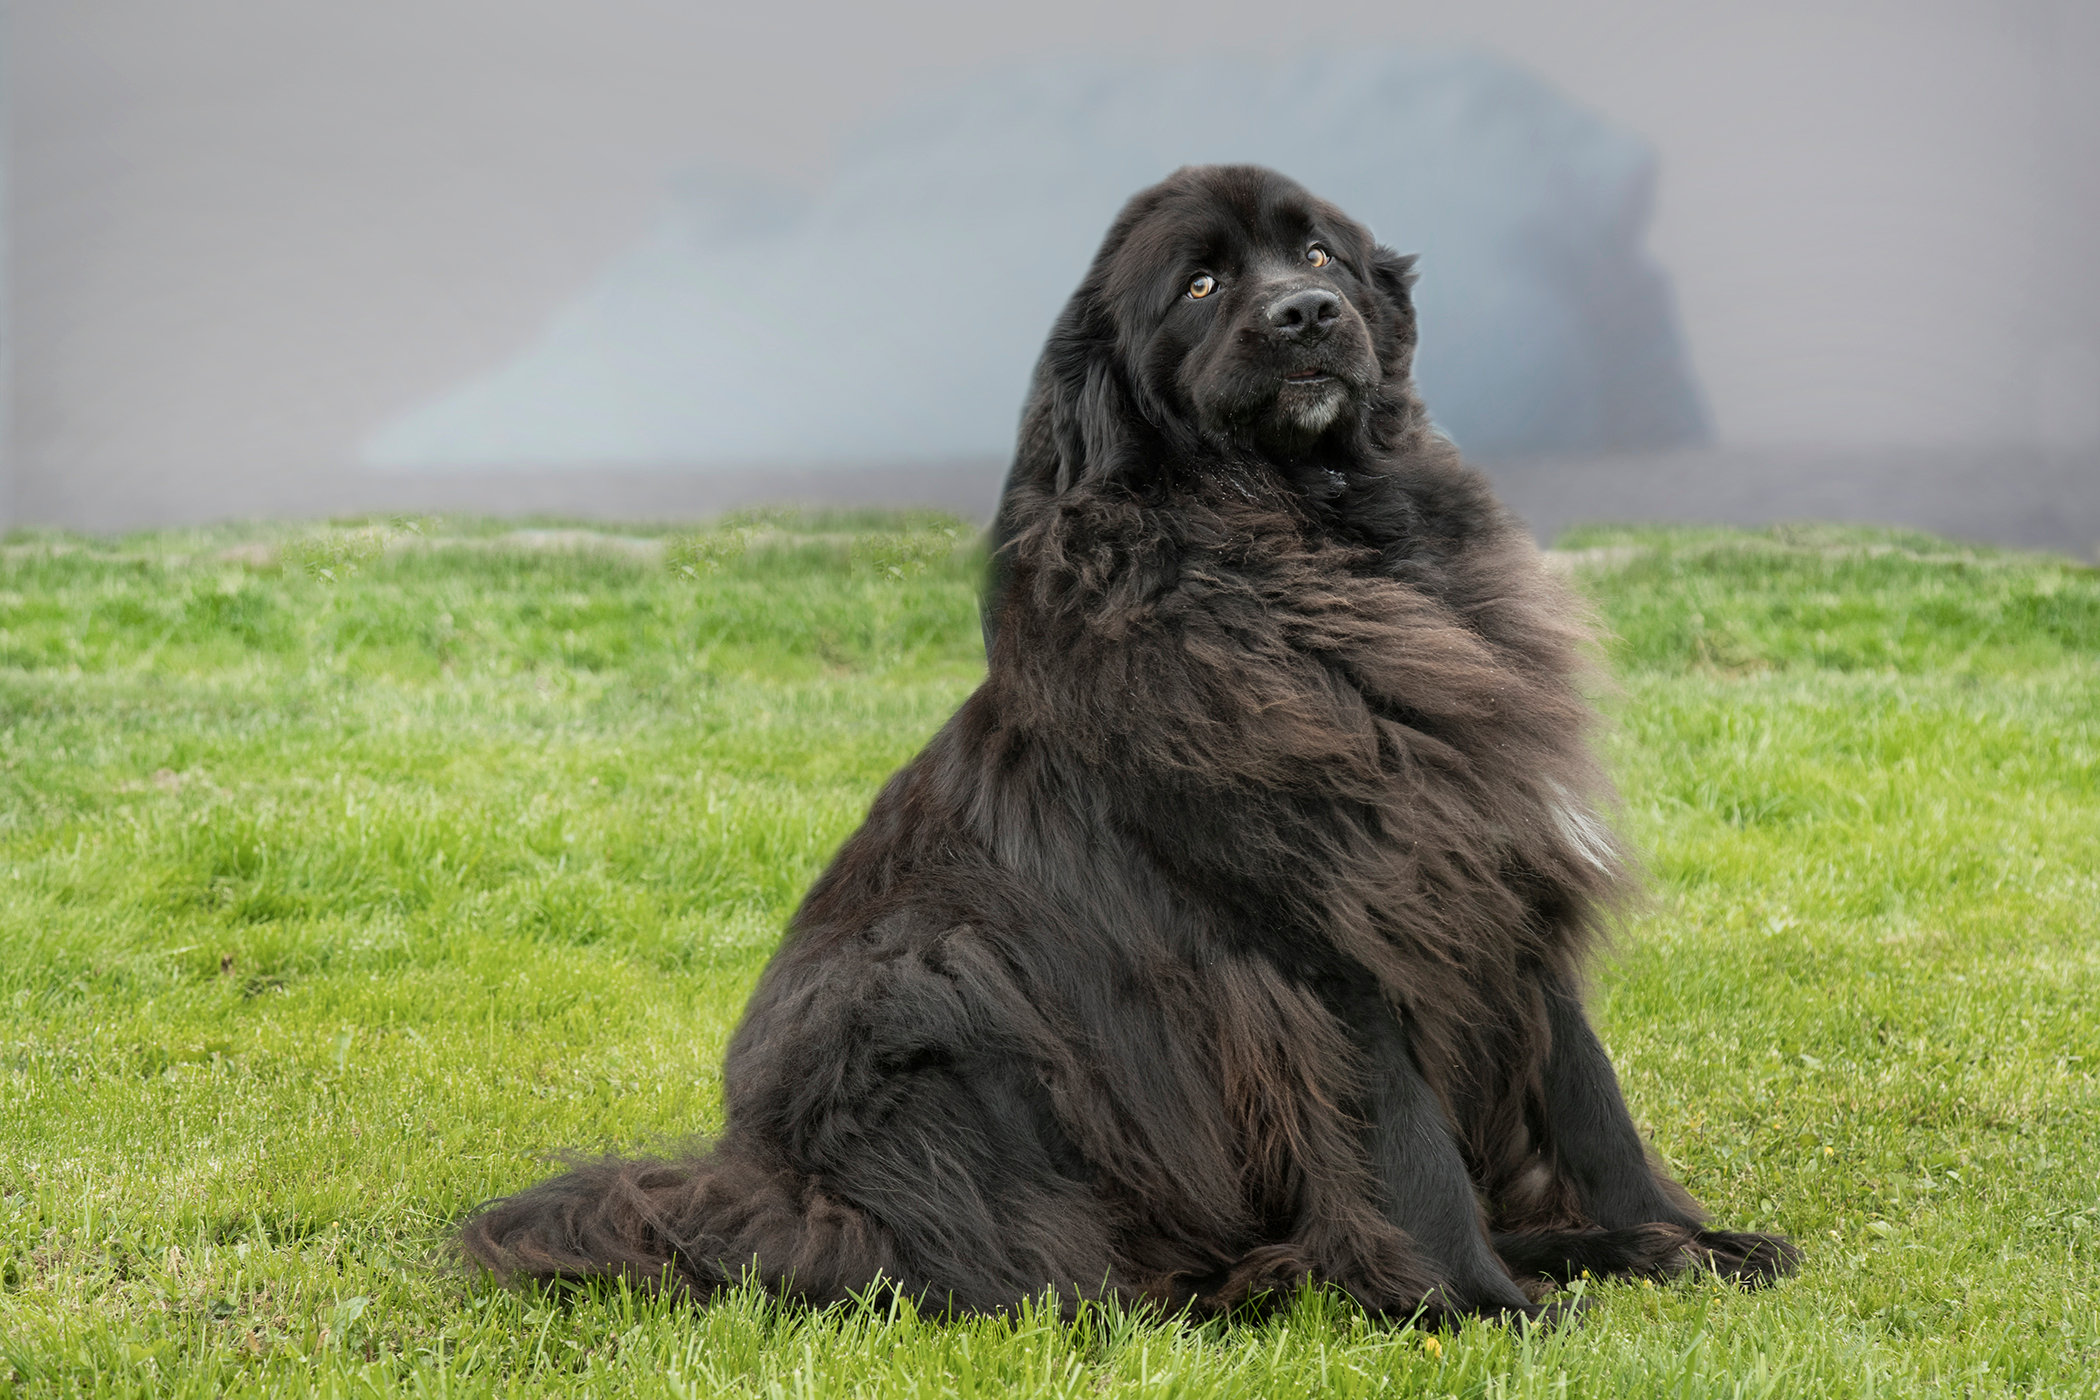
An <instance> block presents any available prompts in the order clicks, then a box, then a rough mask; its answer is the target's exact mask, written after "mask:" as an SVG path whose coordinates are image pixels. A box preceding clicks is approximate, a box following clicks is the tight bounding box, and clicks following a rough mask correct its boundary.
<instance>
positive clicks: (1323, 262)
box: [1305, 243, 1334, 267]
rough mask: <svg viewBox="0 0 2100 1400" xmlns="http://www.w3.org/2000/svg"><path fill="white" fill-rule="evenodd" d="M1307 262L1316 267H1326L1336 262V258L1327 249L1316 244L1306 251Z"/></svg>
mask: <svg viewBox="0 0 2100 1400" xmlns="http://www.w3.org/2000/svg"><path fill="white" fill-rule="evenodd" d="M1305 260H1306V261H1307V262H1309V263H1311V264H1312V265H1313V266H1314V267H1325V266H1327V264H1329V263H1331V262H1333V261H1334V257H1333V255H1331V254H1330V253H1329V252H1328V251H1327V250H1326V249H1325V248H1322V247H1321V246H1320V245H1319V244H1317V243H1315V244H1313V245H1312V246H1311V247H1310V248H1307V249H1306V250H1305Z"/></svg>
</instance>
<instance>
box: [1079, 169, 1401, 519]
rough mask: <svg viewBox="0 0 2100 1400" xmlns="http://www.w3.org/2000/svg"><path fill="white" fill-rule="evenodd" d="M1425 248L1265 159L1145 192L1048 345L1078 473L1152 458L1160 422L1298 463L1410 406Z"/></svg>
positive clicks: (1216, 445) (1195, 436) (1183, 439)
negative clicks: (1378, 232)
mask: <svg viewBox="0 0 2100 1400" xmlns="http://www.w3.org/2000/svg"><path fill="white" fill-rule="evenodd" d="M1413 261H1414V260H1413V259H1412V258H1406V257H1401V256H1399V255H1397V254H1395V253H1392V252H1391V251H1389V250H1387V249H1384V248H1381V247H1379V246H1378V245H1377V244H1376V243H1375V242H1374V241H1373V240H1372V238H1371V236H1370V234H1368V233H1367V232H1365V230H1364V229H1363V227H1362V226H1361V225H1359V224H1357V223H1356V222H1355V221H1354V220H1352V219H1350V218H1349V217H1348V216H1347V215H1345V214H1343V213H1342V212H1341V211H1340V210H1339V209H1337V208H1335V207H1334V206H1333V205H1331V204H1328V203H1327V202H1326V201H1324V200H1321V199H1316V198H1314V197H1313V196H1312V195H1311V194H1309V193H1307V192H1306V191H1305V190H1304V189H1303V188H1302V187H1301V186H1299V185H1297V184H1296V183H1294V182H1293V181H1291V180H1288V179H1286V178H1284V177H1283V176H1281V175H1278V174H1277V173H1275V172H1274V171H1272V170H1265V169H1262V168H1261V167H1259V166H1247V165H1213V166H1190V167H1187V168H1184V169H1182V170H1178V171H1176V172H1175V173H1174V174H1172V175H1170V176H1169V177H1167V178H1166V179H1165V180H1163V181H1161V182H1160V183H1159V184H1157V185H1154V186H1153V187H1152V188H1150V189H1148V190H1144V191H1142V192H1140V193H1139V194H1138V195H1136V196H1135V197H1134V198H1132V199H1131V201H1130V202H1129V203H1128V204H1127V205H1125V206H1124V208H1123V211H1122V213H1121V214H1120V215H1118V216H1117V218H1116V221H1115V223H1114V225H1113V226H1112V227H1111V228H1110V229H1109V232H1108V236H1107V238H1106V239H1105V240H1104V241H1103V243H1102V245H1101V250H1100V252H1099V253H1097V254H1096V255H1095V258H1094V262H1093V265H1092V267H1091V268H1090V269H1089V270H1088V273H1087V276H1086V279H1085V281H1083V282H1082V283H1081V284H1080V287H1079V290H1078V291H1077V292H1076V293H1075V294H1074V295H1073V298H1072V301H1071V303H1070V304H1069V305H1068V306H1067V307H1066V309H1065V313H1064V316H1063V317H1062V318H1061V320H1060V321H1059V324H1058V327H1057V329H1056V331H1055V332H1054V333H1053V334H1052V336H1051V341H1050V345H1049V347H1048V349H1047V350H1046V351H1045V355H1044V364H1043V369H1042V372H1041V379H1040V380H1039V383H1038V393H1039V394H1046V395H1048V396H1049V398H1050V400H1051V402H1050V404H1049V407H1050V408H1051V410H1052V415H1053V417H1054V419H1055V420H1056V421H1055V423H1054V424H1053V428H1054V431H1055V433H1056V435H1057V438H1058V456H1059V457H1060V459H1061V461H1060V465H1059V477H1060V482H1061V484H1068V483H1069V482H1070V481H1071V480H1073V479H1075V478H1077V477H1079V476H1099V475H1101V474H1104V473H1108V472H1113V471H1115V470H1117V469H1118V466H1119V463H1118V460H1117V459H1118V458H1119V457H1122V456H1125V455H1127V454H1129V453H1130V452H1132V451H1136V452H1138V453H1139V454H1140V455H1151V454H1148V453H1145V452H1144V447H1143V444H1142V443H1140V442H1137V441H1135V439H1137V438H1142V437H1143V436H1145V435H1146V430H1147V429H1149V430H1150V432H1151V433H1152V434H1156V435H1157V436H1158V437H1160V438H1163V439H1164V440H1165V443H1166V445H1168V446H1169V447H1170V449H1176V451H1175V455H1178V456H1183V457H1189V456H1194V457H1196V458H1198V459H1200V458H1202V457H1203V456H1205V455H1210V454H1215V453H1219V452H1221V451H1222V452H1223V453H1224V454H1227V455H1232V456H1241V455H1247V454H1253V455H1259V456H1264V457H1269V458H1272V459H1277V460H1289V459H1293V458H1298V457H1303V456H1305V455H1307V454H1309V453H1312V452H1314V451H1316V450H1318V449H1319V448H1320V446H1321V445H1322V444H1323V443H1326V444H1340V443H1344V442H1347V441H1350V440H1352V439H1354V438H1355V437H1356V436H1357V435H1358V434H1359V433H1360V432H1361V431H1362V430H1363V428H1364V427H1365V425H1366V423H1367V421H1368V420H1369V418H1370V416H1371V415H1372V414H1373V413H1374V412H1375V411H1377V410H1378V409H1380V408H1381V407H1383V408H1385V409H1387V410H1391V409H1393V408H1396V407H1400V406H1402V405H1404V404H1411V403H1412V396H1411V393H1410V391H1409V389H1408V374H1409V368H1410V365H1411V362H1412V359H1413V355H1414V345H1415V318H1414V307H1413V303H1412V301H1411V299H1410V296H1409V291H1408V289H1409V286H1410V285H1411V283H1412V282H1413V280H1414V276H1413V271H1412V265H1413ZM1206 449H1208V452H1206Z"/></svg>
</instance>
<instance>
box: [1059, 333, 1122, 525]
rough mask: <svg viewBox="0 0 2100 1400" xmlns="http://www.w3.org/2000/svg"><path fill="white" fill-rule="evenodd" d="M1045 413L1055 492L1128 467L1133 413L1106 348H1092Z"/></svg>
mask: <svg viewBox="0 0 2100 1400" xmlns="http://www.w3.org/2000/svg"><path fill="white" fill-rule="evenodd" d="M1050 412H1051V420H1050V421H1051V433H1052V436H1053V439H1054V441H1055V443H1056V448H1057V490H1058V492H1059V493H1060V494H1062V493H1063V492H1066V491H1069V490H1071V489H1072V488H1073V487H1074V486H1076V485H1078V484H1079V483H1080V482H1082V481H1103V480H1106V479H1107V478H1109V477H1112V476H1115V475H1117V474H1119V473H1120V472H1122V471H1123V470H1124V469H1125V468H1126V467H1127V466H1129V465H1130V464H1131V457H1132V455H1133V449H1134V448H1135V446H1136V432H1135V426H1136V416H1137V409H1136V407H1135V405H1133V404H1132V403H1131V401H1130V394H1129V392H1128V391H1127V390H1126V389H1125V388H1124V387H1123V375H1122V371H1121V370H1119V369H1118V368H1117V367H1116V363H1115V355H1114V351H1113V350H1112V349H1110V348H1109V347H1107V346H1097V347H1095V349H1094V352H1093V353H1092V354H1090V355H1088V356H1087V358H1086V361H1085V364H1084V366H1083V367H1082V368H1081V369H1080V370H1079V372H1078V373H1075V374H1073V375H1072V376H1071V377H1070V379H1069V380H1068V381H1067V382H1066V383H1065V384H1063V385H1061V386H1059V390H1058V391H1057V392H1056V394H1055V397H1053V398H1052V400H1051V404H1050Z"/></svg>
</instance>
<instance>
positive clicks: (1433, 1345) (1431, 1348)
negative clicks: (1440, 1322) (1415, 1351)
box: [1422, 1336, 1444, 1360]
mask: <svg viewBox="0 0 2100 1400" xmlns="http://www.w3.org/2000/svg"><path fill="white" fill-rule="evenodd" d="M1422 1350H1424V1351H1426V1352H1428V1353H1429V1354H1430V1355H1431V1356H1434V1357H1437V1358H1438V1359H1439V1360H1441V1359H1442V1358H1443V1355H1444V1344H1443V1343H1442V1342H1440V1341H1438V1340H1437V1339H1436V1338H1434V1337H1428V1336H1425V1337H1423V1338H1422Z"/></svg>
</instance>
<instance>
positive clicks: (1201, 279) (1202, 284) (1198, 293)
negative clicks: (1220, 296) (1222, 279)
mask: <svg viewBox="0 0 2100 1400" xmlns="http://www.w3.org/2000/svg"><path fill="white" fill-rule="evenodd" d="M1217 289H1218V279H1217V278H1215V277H1213V276H1211V275H1210V274H1209V273H1208V272H1199V273H1197V274H1196V275H1195V276H1194V277H1191V278H1190V279H1189V295H1190V296H1192V297H1195V298H1197V299H1198V300H1200V299H1202V298H1204V297H1207V296H1209V295H1210V294H1211V293H1212V292H1215V291H1216V290H1217Z"/></svg>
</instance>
